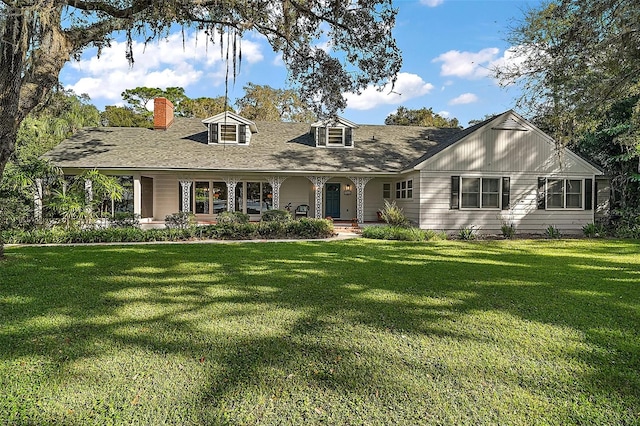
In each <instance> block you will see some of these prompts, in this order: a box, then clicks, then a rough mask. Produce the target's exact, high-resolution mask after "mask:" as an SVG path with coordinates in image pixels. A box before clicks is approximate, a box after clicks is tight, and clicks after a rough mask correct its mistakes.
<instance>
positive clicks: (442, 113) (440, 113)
mask: <svg viewBox="0 0 640 426" xmlns="http://www.w3.org/2000/svg"><path fill="white" fill-rule="evenodd" d="M438 115H439V116H440V117H444V118H449V116H450V115H451V113H450V112H449V111H440V112H439V113H438Z"/></svg>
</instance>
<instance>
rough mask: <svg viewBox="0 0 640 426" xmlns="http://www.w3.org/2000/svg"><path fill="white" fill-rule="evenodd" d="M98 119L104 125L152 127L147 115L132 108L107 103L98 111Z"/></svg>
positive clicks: (151, 121)
mask: <svg viewBox="0 0 640 426" xmlns="http://www.w3.org/2000/svg"><path fill="white" fill-rule="evenodd" d="M100 121H101V123H102V125H103V126H105V127H143V128H146V129H152V128H153V120H152V119H151V116H149V115H140V114H138V113H136V112H135V111H134V110H133V109H132V108H129V107H120V106H112V105H107V106H106V107H105V109H104V111H103V112H102V113H100Z"/></svg>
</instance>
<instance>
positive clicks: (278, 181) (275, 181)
mask: <svg viewBox="0 0 640 426" xmlns="http://www.w3.org/2000/svg"><path fill="white" fill-rule="evenodd" d="M285 179H287V177H286V176H269V177H268V178H267V181H268V182H269V183H270V184H271V189H272V190H273V208H274V209H275V210H278V209H279V208H280V186H281V185H282V182H284V181H285Z"/></svg>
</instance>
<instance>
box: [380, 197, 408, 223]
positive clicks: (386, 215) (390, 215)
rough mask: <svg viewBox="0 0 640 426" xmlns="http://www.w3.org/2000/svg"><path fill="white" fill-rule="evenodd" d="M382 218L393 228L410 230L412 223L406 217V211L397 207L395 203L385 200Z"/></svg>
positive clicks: (381, 213)
mask: <svg viewBox="0 0 640 426" xmlns="http://www.w3.org/2000/svg"><path fill="white" fill-rule="evenodd" d="M380 217H381V218H382V220H384V221H385V222H386V223H388V224H389V225H391V226H396V227H404V228H408V227H410V226H411V222H410V221H409V219H408V218H407V216H405V214H404V211H403V210H402V209H401V208H400V207H398V206H397V205H396V202H395V201H392V202H389V201H387V200H384V208H383V209H382V211H381V212H380Z"/></svg>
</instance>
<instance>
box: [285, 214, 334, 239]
mask: <svg viewBox="0 0 640 426" xmlns="http://www.w3.org/2000/svg"><path fill="white" fill-rule="evenodd" d="M286 234H287V236H289V237H297V238H328V237H330V236H332V235H333V222H332V221H330V220H328V219H312V218H306V217H303V218H301V219H300V220H292V221H290V222H287V229H286Z"/></svg>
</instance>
